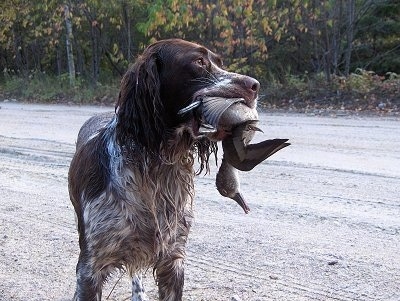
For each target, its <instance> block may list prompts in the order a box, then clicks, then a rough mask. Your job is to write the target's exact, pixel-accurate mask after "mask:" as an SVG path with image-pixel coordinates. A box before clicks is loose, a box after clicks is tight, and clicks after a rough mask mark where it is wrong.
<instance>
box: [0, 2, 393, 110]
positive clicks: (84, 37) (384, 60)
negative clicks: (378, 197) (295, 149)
mask: <svg viewBox="0 0 400 301" xmlns="http://www.w3.org/2000/svg"><path fill="white" fill-rule="evenodd" d="M0 24H1V26H0V68H1V70H2V71H3V72H1V74H0V95H1V96H2V98H3V99H5V98H20V99H23V100H31V101H48V102H74V103H93V102H98V103H112V102H113V101H114V100H115V97H116V95H117V90H118V83H119V80H120V78H121V76H122V75H123V73H124V72H125V70H126V69H127V68H128V66H129V64H131V63H132V62H133V61H134V59H135V57H137V55H138V54H140V52H141V51H143V49H144V47H146V46H147V45H148V44H150V43H151V42H153V41H156V40H159V39H165V38H171V37H177V38H183V39H187V40H190V41H194V42H197V43H200V44H203V45H205V46H207V47H209V48H210V49H212V50H213V51H215V52H217V53H219V54H221V55H222V57H223V58H224V65H225V66H227V68H228V69H229V70H231V71H235V72H240V73H245V74H248V75H251V76H254V77H256V78H257V79H259V81H260V82H261V85H262V95H263V97H262V98H261V99H260V102H261V104H262V105H264V106H265V107H268V108H280V107H283V108H288V107H290V108H293V109H297V110H306V109H310V108H313V109H315V108H316V109H318V108H319V107H335V108H342V109H353V110H368V109H372V110H380V111H384V112H393V111H399V110H400V100H399V98H400V96H399V95H400V1H398V0H324V1H317V0H304V1H300V0H230V1H215V0H185V1H184V0H117V1H101V0H69V1H61V0H42V1H30V0H10V1H2V2H1V3H0Z"/></svg>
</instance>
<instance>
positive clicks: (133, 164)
mask: <svg viewBox="0 0 400 301" xmlns="http://www.w3.org/2000/svg"><path fill="white" fill-rule="evenodd" d="M259 88H260V84H259V82H258V81H257V80H256V79H254V78H252V77H249V76H246V75H241V74H238V73H233V72H228V71H226V70H224V68H223V63H222V59H221V57H220V56H218V55H217V54H215V53H214V52H212V51H210V50H209V49H207V48H206V47H203V46H200V45H198V44H195V43H192V42H188V41H184V40H180V39H169V40H161V41H158V42H155V43H154V44H152V45H150V46H148V47H147V48H146V49H145V50H144V52H143V54H142V55H141V56H139V57H138V58H137V60H136V62H135V63H134V64H133V65H132V66H131V67H130V68H129V69H128V71H127V72H126V74H125V75H124V76H123V78H122V80H121V85H120V92H119V96H118V100H117V101H116V105H115V112H112V113H105V114H100V115H97V116H94V117H92V118H90V119H89V120H88V121H86V122H85V123H84V125H83V126H82V128H81V129H80V131H79V134H78V138H77V143H76V152H75V155H74V157H73V159H72V161H71V165H70V169H69V173H68V187H69V194H70V199H71V202H72V204H73V206H74V209H75V212H76V217H77V228H78V232H79V246H80V254H79V259H78V263H77V266H76V275H77V283H76V291H75V295H74V300H75V301H92V300H96V301H99V300H101V294H102V285H103V283H104V282H105V281H107V277H108V276H109V275H110V274H111V273H112V272H113V271H115V270H116V269H120V270H124V271H127V272H128V273H129V275H131V276H132V300H133V301H139V300H140V301H143V300H147V297H146V295H145V293H144V289H143V286H142V283H141V276H140V275H141V273H142V272H143V271H146V270H148V269H149V268H153V275H154V278H155V281H156V283H157V285H158V292H159V300H162V301H180V300H182V292H183V285H184V261H185V245H186V241H187V237H188V234H189V230H190V226H191V224H192V220H193V214H192V202H193V198H194V182H193V180H194V176H195V175H196V174H200V173H202V172H204V171H205V172H207V171H209V159H210V156H211V155H212V154H214V155H216V153H217V144H216V141H217V140H222V139H224V138H225V137H227V136H228V135H229V131H226V130H224V129H218V128H217V129H216V133H215V134H214V135H213V138H212V139H210V137H209V136H207V135H204V134H202V133H201V131H200V127H201V125H202V123H203V122H204V120H203V117H202V114H201V110H200V109H199V107H198V105H193V104H196V102H197V103H198V102H199V100H200V99H201V97H204V96H216V97H225V98H240V99H242V102H243V105H244V106H246V107H248V108H249V110H254V109H255V107H256V103H257V99H258V92H259ZM190 106H193V109H192V110H189V111H188V112H187V113H185V114H180V113H179V112H180V111H181V110H182V109H183V108H185V107H190ZM196 160H197V161H198V164H197V165H196V166H197V167H196V168H195V161H196Z"/></svg>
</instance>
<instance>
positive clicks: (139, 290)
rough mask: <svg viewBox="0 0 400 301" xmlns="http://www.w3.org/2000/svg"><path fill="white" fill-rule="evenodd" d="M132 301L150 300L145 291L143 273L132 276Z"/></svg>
mask: <svg viewBox="0 0 400 301" xmlns="http://www.w3.org/2000/svg"><path fill="white" fill-rule="evenodd" d="M131 300H132V301H149V299H148V298H147V295H146V293H145V291H144V287H143V283H142V275H141V274H139V273H138V274H135V275H134V276H133V277H132V299H131Z"/></svg>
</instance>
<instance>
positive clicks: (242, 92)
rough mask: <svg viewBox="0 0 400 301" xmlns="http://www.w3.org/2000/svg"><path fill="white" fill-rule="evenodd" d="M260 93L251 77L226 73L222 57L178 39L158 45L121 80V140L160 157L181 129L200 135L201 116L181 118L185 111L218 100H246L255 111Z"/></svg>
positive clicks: (193, 114)
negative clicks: (203, 100) (203, 101)
mask: <svg viewBox="0 0 400 301" xmlns="http://www.w3.org/2000/svg"><path fill="white" fill-rule="evenodd" d="M259 87H260V85H259V83H258V81H257V80H255V79H253V78H251V77H249V76H245V75H241V74H237V73H232V72H227V71H225V70H224V69H223V63H222V59H221V57H219V56H218V55H216V54H215V53H213V52H212V51H210V50H208V49H207V48H205V47H203V46H200V45H198V44H195V43H191V42H187V41H184V40H179V39H170V40H162V41H159V42H156V43H154V44H152V45H150V46H149V47H147V48H146V49H145V51H144V52H143V54H142V55H141V56H140V57H139V58H138V59H137V61H136V63H135V64H134V65H133V66H132V67H131V68H130V69H129V70H128V71H127V73H126V74H125V76H124V77H123V79H122V82H121V90H120V94H119V99H118V102H117V105H116V112H117V116H118V120H119V123H118V127H119V133H120V137H119V139H120V140H122V141H121V142H122V143H126V142H127V141H126V139H131V138H132V139H133V141H135V142H136V143H139V144H140V145H141V146H143V147H144V148H146V149H147V150H149V151H153V152H154V151H155V152H157V150H158V149H159V147H160V145H161V144H162V142H165V141H166V140H167V139H169V138H170V135H171V134H172V133H173V132H174V129H176V128H177V127H180V126H182V125H188V126H189V127H191V128H192V130H193V134H194V135H198V130H199V127H200V123H201V122H202V117H201V116H199V110H198V109H194V110H190V111H189V112H188V113H186V114H180V113H179V112H180V110H182V109H183V108H185V107H188V106H190V105H191V104H192V103H195V102H199V100H201V98H203V97H219V98H236V99H241V104H242V105H243V106H244V107H246V108H247V109H248V110H255V107H256V102H257V97H258V90H259ZM194 107H196V106H194ZM200 115H201V114H200ZM221 137H222V136H221Z"/></svg>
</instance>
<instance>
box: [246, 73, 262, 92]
mask: <svg viewBox="0 0 400 301" xmlns="http://www.w3.org/2000/svg"><path fill="white" fill-rule="evenodd" d="M244 84H245V86H246V88H247V89H249V90H251V91H253V92H256V93H258V90H260V83H259V81H258V80H256V79H255V78H252V77H250V76H246V77H245V78H244Z"/></svg>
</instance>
